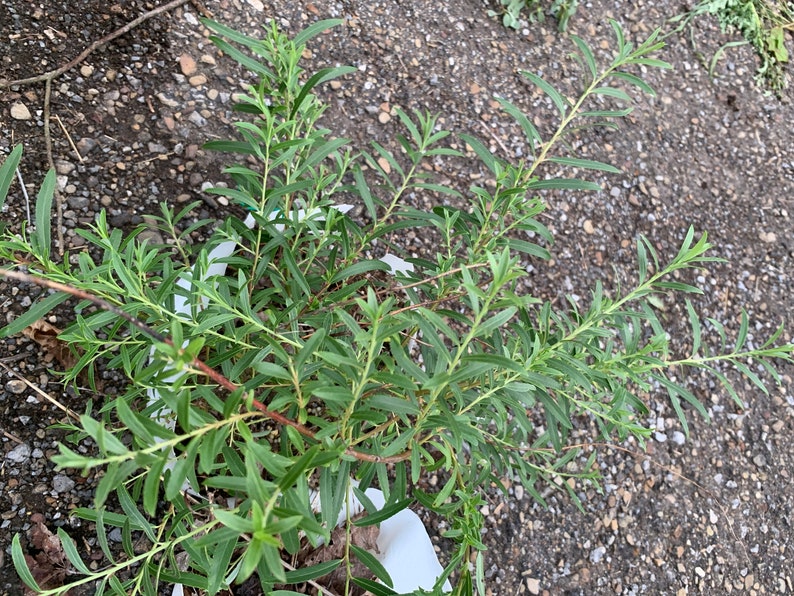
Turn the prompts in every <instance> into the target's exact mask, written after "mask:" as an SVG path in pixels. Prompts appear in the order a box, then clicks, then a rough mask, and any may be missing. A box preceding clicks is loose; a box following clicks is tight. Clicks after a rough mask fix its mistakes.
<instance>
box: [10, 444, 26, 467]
mask: <svg viewBox="0 0 794 596" xmlns="http://www.w3.org/2000/svg"><path fill="white" fill-rule="evenodd" d="M5 458H6V460H8V461H10V462H11V463H14V464H24V463H25V462H26V461H28V460H29V459H30V447H28V445H27V444H26V443H22V444H20V445H17V446H16V447H14V448H13V449H12V450H11V451H9V452H8V453H6V457H5Z"/></svg>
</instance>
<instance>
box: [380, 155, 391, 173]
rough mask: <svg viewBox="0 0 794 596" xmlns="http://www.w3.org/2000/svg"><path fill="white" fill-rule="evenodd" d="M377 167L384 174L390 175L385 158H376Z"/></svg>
mask: <svg viewBox="0 0 794 596" xmlns="http://www.w3.org/2000/svg"><path fill="white" fill-rule="evenodd" d="M378 165H379V166H380V167H381V169H382V170H383V171H384V172H385V173H386V174H391V165H389V162H388V160H387V159H386V158H385V157H379V158H378Z"/></svg>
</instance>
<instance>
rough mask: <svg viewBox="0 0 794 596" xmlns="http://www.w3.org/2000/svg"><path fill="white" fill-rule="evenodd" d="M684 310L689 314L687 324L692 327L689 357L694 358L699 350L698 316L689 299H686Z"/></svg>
mask: <svg viewBox="0 0 794 596" xmlns="http://www.w3.org/2000/svg"><path fill="white" fill-rule="evenodd" d="M686 311H687V314H688V315H689V326H690V328H691V329H692V355H691V356H690V357H691V358H695V357H696V355H697V353H698V351H699V350H700V317H699V316H698V314H697V312H696V311H695V307H694V306H692V302H691V301H690V300H689V299H687V301H686Z"/></svg>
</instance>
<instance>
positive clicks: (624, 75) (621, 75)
mask: <svg viewBox="0 0 794 596" xmlns="http://www.w3.org/2000/svg"><path fill="white" fill-rule="evenodd" d="M612 76H613V77H615V78H617V79H620V80H622V81H626V82H627V83H629V84H631V85H634V86H635V87H638V88H639V89H640V90H642V91H644V92H645V93H647V94H648V95H650V96H651V97H656V91H654V90H653V87H651V86H650V85H649V84H648V83H646V82H645V81H643V80H642V79H641V78H640V77H638V76H636V75H633V74H631V73H628V72H620V71H616V72H613V73H612Z"/></svg>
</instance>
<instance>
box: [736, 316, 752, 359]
mask: <svg viewBox="0 0 794 596" xmlns="http://www.w3.org/2000/svg"><path fill="white" fill-rule="evenodd" d="M749 329H750V319H749V318H748V316H747V311H746V310H744V309H742V319H741V323H740V324H739V332H738V333H737V334H736V347H734V349H733V351H734V352H738V351H740V350H741V349H742V347H743V346H744V342H746V341H747V332H748V331H749Z"/></svg>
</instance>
